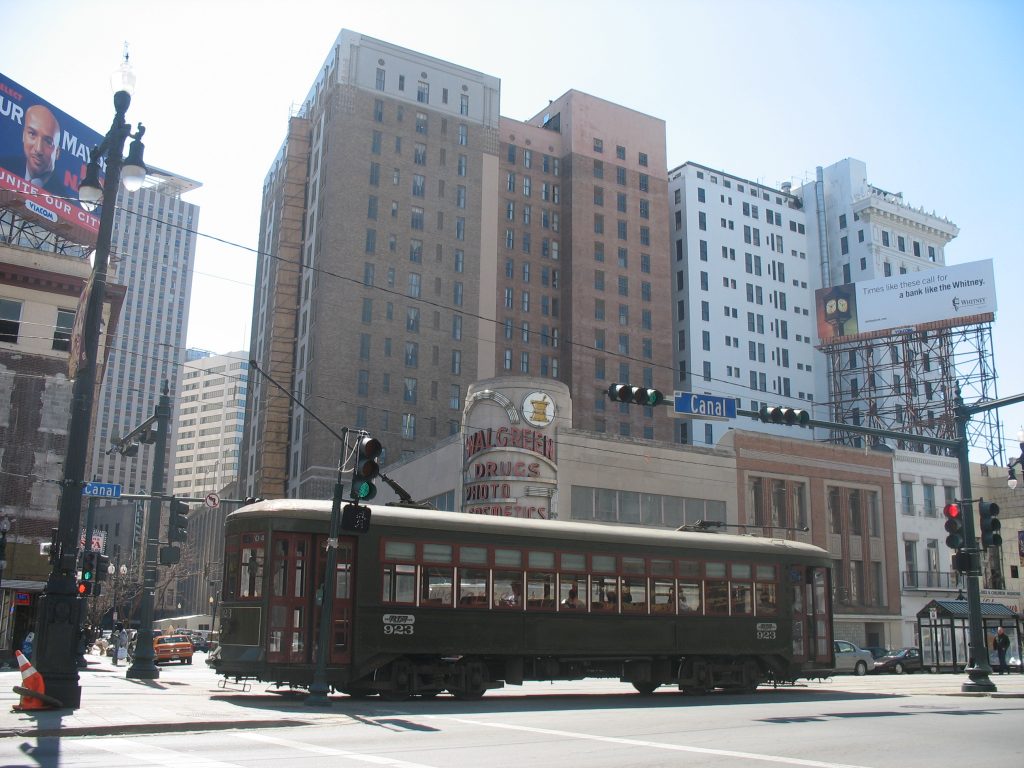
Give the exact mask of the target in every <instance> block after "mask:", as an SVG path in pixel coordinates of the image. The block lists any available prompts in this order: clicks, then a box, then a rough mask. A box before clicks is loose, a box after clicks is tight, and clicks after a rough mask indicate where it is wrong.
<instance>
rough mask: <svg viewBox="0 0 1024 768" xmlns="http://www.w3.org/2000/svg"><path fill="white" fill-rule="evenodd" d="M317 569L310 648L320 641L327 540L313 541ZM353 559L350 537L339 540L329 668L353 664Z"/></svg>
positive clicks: (354, 547) (325, 538) (354, 546)
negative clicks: (333, 665)
mask: <svg viewBox="0 0 1024 768" xmlns="http://www.w3.org/2000/svg"><path fill="white" fill-rule="evenodd" d="M316 552H317V566H316V580H315V582H314V584H315V585H316V593H317V594H316V600H315V611H314V627H313V634H312V636H311V638H312V645H314V646H315V644H316V643H317V642H318V641H319V637H320V634H319V633H320V603H321V601H322V597H321V594H320V590H321V586H322V585H323V584H324V572H325V571H326V569H327V537H326V536H317V541H316ZM355 556H356V540H355V538H354V537H352V536H342V537H340V538H339V539H338V560H337V566H336V567H335V571H334V573H335V580H334V609H333V610H332V611H331V628H330V632H329V641H328V642H329V643H330V645H329V648H330V655H329V656H328V663H329V664H340V665H344V664H349V663H351V661H352V615H353V611H352V601H353V600H354V596H355V591H354V590H355V581H354V579H353V569H354V563H355Z"/></svg>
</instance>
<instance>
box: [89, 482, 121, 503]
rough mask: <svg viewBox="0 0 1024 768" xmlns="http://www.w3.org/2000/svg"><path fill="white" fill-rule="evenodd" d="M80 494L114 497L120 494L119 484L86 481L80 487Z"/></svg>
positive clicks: (106, 497)
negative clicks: (83, 485)
mask: <svg viewBox="0 0 1024 768" xmlns="http://www.w3.org/2000/svg"><path fill="white" fill-rule="evenodd" d="M82 495H83V496H101V497H103V498H105V499H116V498H117V497H118V496H120V495H121V486H120V485H118V484H117V483H86V484H85V487H83V488H82Z"/></svg>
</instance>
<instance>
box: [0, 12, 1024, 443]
mask: <svg viewBox="0 0 1024 768" xmlns="http://www.w3.org/2000/svg"><path fill="white" fill-rule="evenodd" d="M0 19H3V24H2V28H0V39H2V41H3V42H2V45H0V72H3V73H4V74H5V75H7V76H8V77H10V78H12V79H14V80H15V81H17V82H19V83H20V84H21V85H23V86H24V87H26V88H28V89H30V90H32V91H34V92H35V93H37V94H38V95H39V96H41V97H42V98H44V99H47V100H48V101H51V102H53V103H54V104H55V105H56V106H58V107H59V108H61V109H63V110H64V111H65V112H67V113H69V114H71V115H73V116H74V117H75V118H77V119H78V120H80V121H81V122H83V123H85V124H86V125H88V126H90V127H92V128H94V129H96V130H97V131H99V132H100V133H104V132H105V131H106V129H107V127H109V125H110V121H111V119H112V117H113V105H112V101H111V92H110V88H109V75H110V73H111V72H112V71H113V70H114V69H115V68H116V67H117V66H118V64H119V63H120V60H121V54H122V49H123V46H124V43H125V42H127V43H128V46H129V51H130V57H131V63H132V66H133V68H134V71H135V74H136V76H137V78H138V81H137V85H136V92H135V96H134V97H133V100H132V105H131V109H130V110H129V113H128V119H129V120H130V121H132V122H133V123H134V122H140V121H141V122H142V123H144V124H145V126H146V129H147V130H146V137H145V142H146V160H147V162H149V163H150V164H152V165H156V166H159V167H161V168H165V169H167V170H170V171H173V172H175V173H177V174H180V175H182V176H186V177H188V178H191V179H195V180H196V181H198V182H200V183H201V184H202V185H203V186H202V187H201V188H200V189H198V190H196V191H195V192H192V193H189V195H188V196H187V197H186V199H187V200H189V201H190V202H192V203H195V204H197V205H199V206H200V209H201V211H200V216H199V225H198V229H199V231H200V233H201V235H202V236H201V237H200V238H199V242H198V247H197V251H196V267H195V277H194V286H193V294H192V302H191V310H190V313H191V314H190V322H189V329H188V345H189V346H191V347H199V348H202V349H207V350H210V351H213V352H218V353H224V352H229V351H234V350H240V349H246V348H247V347H248V344H249V331H250V325H249V323H250V315H251V306H252V292H253V277H254V274H255V267H256V254H255V248H256V245H257V239H258V234H259V218H260V200H261V194H262V187H263V181H264V179H265V176H266V173H267V170H268V169H269V167H270V163H271V161H272V160H273V158H274V156H275V154H276V153H277V151H278V149H279V148H280V147H281V144H282V142H283V140H284V136H285V130H286V127H287V120H288V117H289V115H290V114H291V113H293V112H294V110H295V109H296V108H297V107H298V106H299V105H300V104H301V103H302V101H303V99H304V98H305V96H306V93H307V92H308V90H309V88H310V86H311V85H312V83H313V81H314V79H315V77H316V75H317V73H318V71H319V69H320V66H321V65H322V63H323V61H324V59H325V58H326V56H327V54H328V51H329V50H330V48H331V46H332V44H333V42H334V40H335V38H336V37H337V35H338V32H339V31H340V30H341V29H342V28H347V29H351V30H353V31H356V32H360V33H363V34H366V35H369V36H372V37H376V38H379V39H382V40H386V41H388V42H390V43H394V44H397V45H400V46H403V47H406V48H411V49H413V50H416V51H420V52H422V53H426V54H429V55H431V56H435V57H437V58H440V59H444V60H447V61H451V62H453V63H456V64H459V65H462V66H466V67H469V68H472V69H476V70H479V71H481V72H484V73H486V74H489V75H493V76H496V77H498V78H500V79H501V114H503V115H506V116H508V117H511V118H515V119H519V120H526V119H528V118H530V117H532V116H533V115H534V114H536V113H538V112H540V111H541V109H542V108H543V107H544V106H545V105H546V104H547V102H548V100H551V99H555V98H557V97H558V96H560V95H561V94H563V93H564V92H565V91H567V90H569V89H576V90H580V91H584V92H587V93H590V94H593V95H595V96H599V97H601V98H603V99H607V100H609V101H612V102H616V103H619V104H622V105H624V106H627V107H630V108H632V109H635V110H638V111H640V112H643V113H646V114H649V115H653V116H655V117H659V118H661V119H663V120H665V122H666V127H667V149H668V159H669V165H670V167H673V168H674V167H675V166H678V165H681V164H683V163H685V162H687V161H694V162H698V163H701V164H703V165H708V166H711V167H714V168H719V169H722V170H724V171H727V172H728V173H731V174H735V175H737V176H741V177H744V178H747V179H750V180H753V181H757V182H759V183H764V184H767V185H770V186H774V187H778V186H779V185H780V184H781V183H782V182H784V181H792V182H793V183H794V186H796V185H797V184H800V183H803V182H804V181H807V180H811V179H813V177H814V172H815V168H816V167H817V166H819V165H821V166H828V165H831V164H832V163H834V162H837V161H838V160H841V159H843V158H845V157H855V158H857V159H860V160H863V161H864V162H865V163H867V169H868V181H869V182H870V183H871V184H874V185H875V186H878V187H881V188H882V189H885V190H887V191H890V192H902V193H903V195H904V201H905V202H906V203H907V204H909V205H912V206H914V207H922V208H924V209H926V210H927V211H929V212H931V211H934V212H935V213H936V214H938V215H940V216H943V217H946V218H948V219H951V220H952V221H953V222H954V223H955V224H956V225H957V226H958V227H959V229H960V234H959V235H958V236H957V237H956V238H955V239H954V240H953V241H952V242H951V243H950V244H949V245H948V246H947V248H946V261H947V264H951V265H955V264H961V263H965V262H970V261H977V260H980V259H988V258H991V259H994V263H995V273H996V282H997V301H998V304H999V311H998V313H997V316H996V322H995V323H994V325H993V347H994V350H995V370H996V373H997V375H998V379H997V382H996V389H997V392H998V395H999V396H1000V397H1010V396H1013V395H1017V394H1021V393H1024V354H1022V353H1024V330H1022V331H1017V330H1016V329H1017V328H1022V329H1024V300H1022V298H1024V297H1022V294H1024V267H1022V266H1021V265H1020V263H1019V262H1020V257H1021V249H1020V244H1021V243H1022V242H1024V237H1022V235H1024V231H1022V229H1024V215H1022V212H1024V192H1022V190H1024V150H1022V148H1021V147H1022V136H1024V130H1022V126H1024V87H1022V86H1024V45H1022V44H1021V41H1022V40H1024V2H1019V0H969V1H968V0H962V1H957V0H887V1H879V0H860V1H859V2H856V3H852V2H847V3H841V2H838V1H835V2H820V1H818V0H772V1H771V2H761V1H760V0H704V1H699V2H698V1H697V0H631V1H630V2H625V1H624V0H619V1H618V2H613V1H609V0H540V1H538V0H521V2H518V3H516V4H515V5H514V6H498V5H496V4H493V3H489V2H481V1H480V0H475V2H461V1H459V0H430V1H429V2H422V0H419V1H418V2H405V1H404V0H376V2H372V3H349V2H337V1H336V0H330V1H327V2H315V1H314V0H289V2H287V3H283V2H259V1H257V0H245V1H243V0H175V2H166V1H165V0H149V2H145V3H140V2H137V1H136V2H120V1H119V0H93V1H92V2H81V0H34V1H33V2H31V3H29V2H25V1H24V0H0ZM667 331H668V329H666V332H667ZM999 415H1000V421H1001V424H1002V430H1001V434H1002V436H1003V438H1004V441H1005V449H1006V451H1007V453H1008V455H1010V456H1017V455H1018V444H1017V439H1016V433H1017V431H1018V429H1020V428H1021V426H1022V425H1024V404H1022V405H1017V406H1011V407H1009V408H1004V409H1002V410H1001V411H1000V414H999Z"/></svg>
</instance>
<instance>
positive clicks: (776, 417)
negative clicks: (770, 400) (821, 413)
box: [758, 405, 811, 427]
mask: <svg viewBox="0 0 1024 768" xmlns="http://www.w3.org/2000/svg"><path fill="white" fill-rule="evenodd" d="M758 418H759V419H760V420H761V421H763V422H764V423H765V424H785V425H786V426H787V427H793V426H796V427H806V426H807V425H808V424H809V423H810V421H811V414H810V413H808V412H807V411H805V410H803V409H801V408H784V407H783V406H781V405H764V406H762V407H761V410H760V411H758Z"/></svg>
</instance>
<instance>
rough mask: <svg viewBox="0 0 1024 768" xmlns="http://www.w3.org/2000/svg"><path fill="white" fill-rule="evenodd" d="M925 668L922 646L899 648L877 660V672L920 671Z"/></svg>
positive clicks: (900, 673)
mask: <svg viewBox="0 0 1024 768" xmlns="http://www.w3.org/2000/svg"><path fill="white" fill-rule="evenodd" d="M922 669H924V662H923V661H922V660H921V649H920V648H897V649H895V650H892V651H889V653H888V654H886V655H885V656H883V657H882V658H880V659H878V661H876V662H875V672H893V673H895V674H897V675H902V674H903V673H904V672H919V671H920V670H922Z"/></svg>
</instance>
